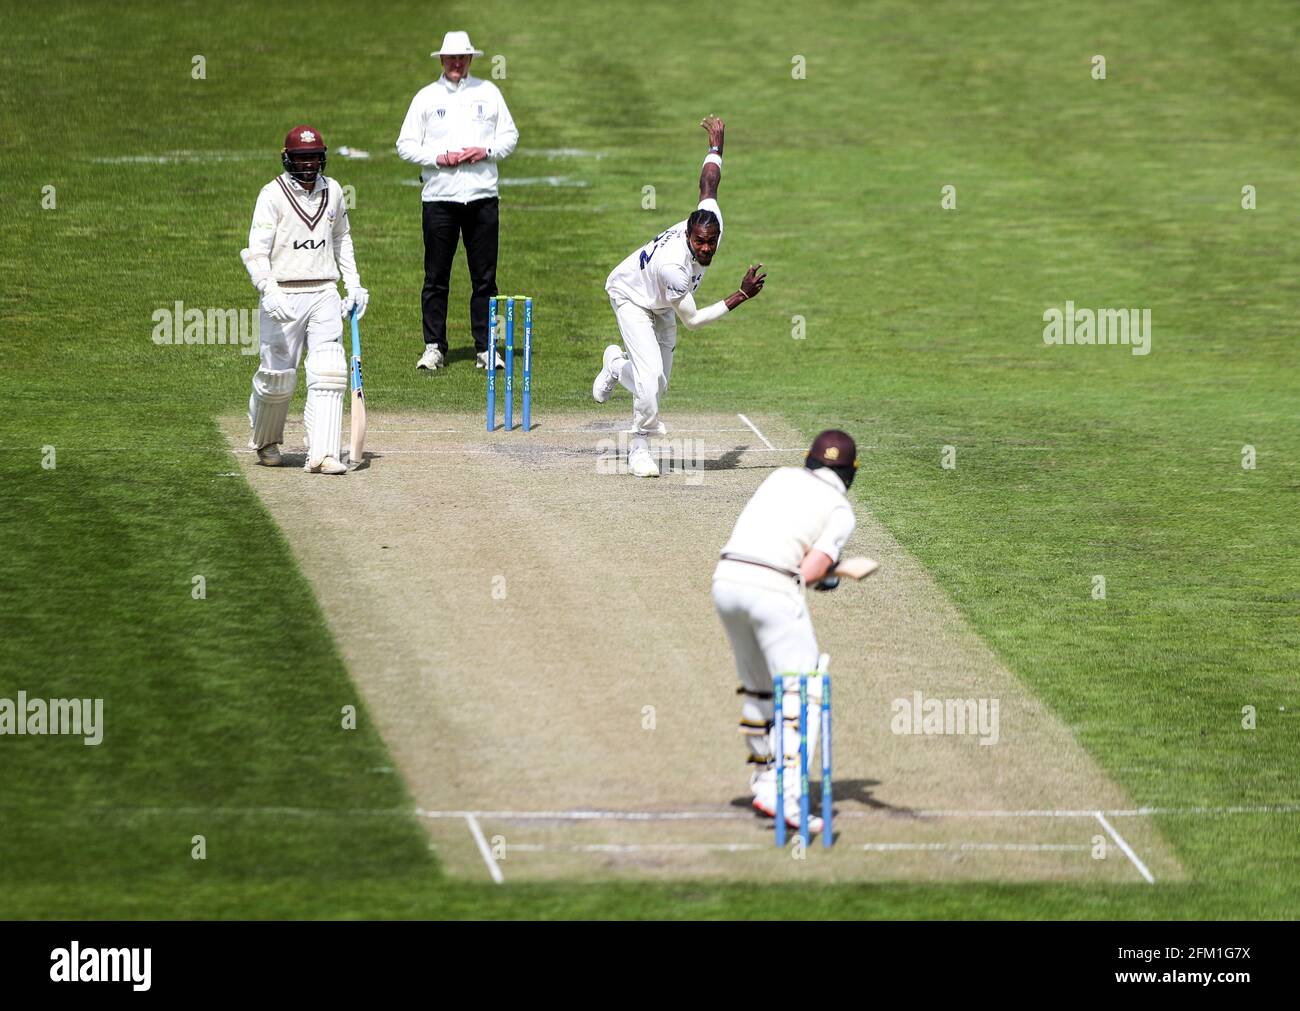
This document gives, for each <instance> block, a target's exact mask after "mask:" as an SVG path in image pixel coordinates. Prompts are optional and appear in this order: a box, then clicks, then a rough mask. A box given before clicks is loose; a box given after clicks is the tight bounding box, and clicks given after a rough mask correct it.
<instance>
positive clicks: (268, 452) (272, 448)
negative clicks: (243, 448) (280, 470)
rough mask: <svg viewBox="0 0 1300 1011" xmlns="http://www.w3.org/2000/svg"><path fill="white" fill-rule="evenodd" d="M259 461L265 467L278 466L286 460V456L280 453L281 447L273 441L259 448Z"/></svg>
mask: <svg viewBox="0 0 1300 1011" xmlns="http://www.w3.org/2000/svg"><path fill="white" fill-rule="evenodd" d="M257 462H258V463H260V464H261V465H262V466H263V467H278V466H280V464H281V463H283V462H284V457H282V456H281V455H280V447H279V446H277V445H276V444H275V443H274V442H273V443H271V444H270V445H269V446H262V447H260V448H259V449H258V450H257Z"/></svg>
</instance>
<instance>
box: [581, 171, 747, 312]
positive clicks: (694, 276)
mask: <svg viewBox="0 0 1300 1011" xmlns="http://www.w3.org/2000/svg"><path fill="white" fill-rule="evenodd" d="M698 206H699V209H700V210H705V211H712V212H713V213H714V214H716V215H717V217H718V228H719V232H718V245H719V247H721V245H722V232H721V229H722V208H721V207H719V206H718V202H717V201H716V200H714V199H713V198H712V197H706V198H705V199H703V200H701V201H700V202H699V205H698ZM708 269H709V268H708V267H705V266H704V265H703V264H700V263H697V262H696V260H695V254H694V253H692V252H691V245H690V243H689V242H687V241H686V221H679V222H677V224H675V225H673V226H672V228H669V229H668V230H667V231H665V232H660V233H659V234H658V235H656V236H655V237H654V238H653V239H651V240H650V241H649V242H647V243H646V244H645V245H644V246H642V247H641V248H640V249H637V250H634V251H633V252H632V253H631V254H630V255H629V256H628V257H627V258H626V259H625V260H623V262H622V263H620V264H619V265H618V266H617V267H615V268H614V269H613V270H612V271H611V272H610V275H609V277H608V278H606V279H605V290H606V291H607V292H609V294H610V297H612V298H615V299H626V300H627V301H629V302H631V303H632V304H633V305H639V306H640V307H641V308H642V309H648V310H649V311H650V312H653V313H655V314H656V315H659V316H663V315H666V314H669V313H671V312H672V311H673V303H674V302H678V301H680V300H681V299H682V297H683V296H684V295H686V294H687V293H688V292H689V293H691V294H694V293H695V290H696V289H697V288H699V286H700V282H701V281H703V280H704V274H705V272H706V271H707V270H708Z"/></svg>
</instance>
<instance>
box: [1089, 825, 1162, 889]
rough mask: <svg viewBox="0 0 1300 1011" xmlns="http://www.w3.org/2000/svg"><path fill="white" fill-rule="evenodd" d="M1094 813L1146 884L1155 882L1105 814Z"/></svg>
mask: <svg viewBox="0 0 1300 1011" xmlns="http://www.w3.org/2000/svg"><path fill="white" fill-rule="evenodd" d="M1096 814H1097V820H1098V821H1099V822H1101V827H1102V828H1104V829H1105V830H1106V831H1107V832H1108V833H1110V837H1111V838H1112V839H1114V840H1115V844H1116V845H1117V846H1118V847H1119V848H1120V849H1121V850H1123V851H1124V855H1125V856H1126V857H1128V858H1129V860H1131V861H1133V866H1134V867H1136V868H1137V869H1138V873H1139V874H1141V875H1142V876H1143V877H1144V878H1146V881H1147V884H1148V885H1154V884H1155V883H1156V879H1155V878H1153V877H1152V876H1151V872H1150V871H1149V870H1147V865H1146V864H1144V863H1143V862H1142V861H1141V860H1139V859H1138V855H1137V854H1136V853H1134V852H1133V848H1132V847H1131V846H1129V844H1128V843H1126V842H1125V841H1124V839H1123V838H1122V837H1121V836H1120V834H1119V833H1118V832H1116V831H1115V829H1114V828H1113V827H1112V826H1111V824H1110V822H1108V821H1107V820H1106V816H1105V815H1104V814H1102V813H1101V812H1100V811H1098V812H1096Z"/></svg>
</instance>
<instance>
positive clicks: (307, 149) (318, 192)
mask: <svg viewBox="0 0 1300 1011" xmlns="http://www.w3.org/2000/svg"><path fill="white" fill-rule="evenodd" d="M326 150H327V149H326V147H325V141H324V140H322V139H321V135H320V131H319V130H316V129H314V128H313V127H310V126H296V127H294V128H293V129H292V130H290V131H289V134H288V136H287V137H285V139H284V149H283V150H282V151H281V152H280V160H281V164H283V166H284V172H282V173H281V174H280V175H279V176H278V177H276V178H275V179H273V180H272V181H271V182H269V183H267V184H266V185H265V186H263V187H262V192H261V193H259V194H258V197H257V204H256V206H255V207H254V209H253V225H252V227H251V228H250V229H249V232H248V248H247V249H244V250H242V251H241V252H240V254H239V255H240V258H241V259H242V260H243V261H244V266H245V267H246V268H247V269H248V276H249V277H250V278H251V279H252V281H253V286H254V287H255V288H257V291H258V294H259V295H261V297H262V303H261V314H260V317H259V332H260V334H261V364H260V365H259V367H258V370H257V373H256V374H255V375H254V376H253V393H252V396H251V397H250V398H249V401H248V422H249V425H250V426H251V427H252V430H253V431H252V438H251V440H250V442H249V445H250V447H251V448H252V449H255V450H257V458H258V461H259V462H260V463H261V464H263V465H264V466H267V467H278V466H279V465H280V462H281V457H280V444H281V443H283V442H284V422H285V418H286V417H287V416H288V413H289V399H290V397H292V396H293V390H294V385H295V384H296V382H297V378H298V362H299V360H300V359H301V358H302V354H303V349H304V347H305V348H306V351H307V405H306V408H305V409H304V411H303V423H304V427H305V428H306V433H307V462H306V465H305V466H304V469H305V470H307V471H308V472H310V473H313V474H342V473H344V472H345V471H346V470H347V467H346V465H345V464H344V463H343V462H342V460H341V456H342V447H341V443H342V425H343V396H344V394H345V393H346V392H347V388H348V365H347V357H346V355H345V354H344V352H343V317H344V316H350V315H351V314H352V312H353V310H354V309H355V310H356V316H357V319H360V318H361V317H362V316H364V315H365V312H366V304H367V302H368V301H369V297H370V296H369V293H368V292H367V291H366V289H365V288H363V287H361V278H360V277H359V276H358V274H357V260H356V255H355V254H354V252H353V250H352V233H351V231H350V229H349V227H348V210H347V207H346V206H345V204H344V202H343V187H342V186H340V185H339V184H338V182H336V181H335V180H333V179H330V178H329V177H327V176H326V175H325V156H326ZM340 276H341V277H342V279H343V286H344V288H345V289H346V291H347V296H346V298H344V299H343V300H342V302H340V300H339V292H338V281H339V278H340ZM357 462H360V461H357Z"/></svg>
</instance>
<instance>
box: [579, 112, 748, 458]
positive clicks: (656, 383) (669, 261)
mask: <svg viewBox="0 0 1300 1011" xmlns="http://www.w3.org/2000/svg"><path fill="white" fill-rule="evenodd" d="M700 126H702V127H704V129H705V130H706V131H708V134H709V153H708V155H707V156H706V157H705V159H704V165H703V167H702V168H701V169H700V202H699V204H698V205H697V206H696V209H695V211H694V212H693V213H692V214H691V216H690V217H688V218H687V219H686V220H685V221H679V222H678V223H677V224H675V225H673V226H672V227H671V228H669V229H668V230H667V231H664V232H660V233H659V234H658V235H656V236H655V237H654V238H653V239H651V240H650V241H649V242H647V243H646V244H645V245H644V246H641V247H640V248H639V249H635V250H633V251H632V253H631V254H629V255H628V257H627V258H626V259H624V260H623V262H622V263H620V264H619V265H618V266H617V267H615V268H614V269H613V271H612V272H611V273H610V275H609V277H608V278H607V279H606V281H605V290H606V291H607V292H608V293H609V304H610V306H611V307H612V308H613V310H614V317H615V318H616V319H617V320H618V329H619V332H620V334H621V335H622V337H623V347H622V348H620V347H619V346H618V345H617V344H611V345H609V346H608V347H607V348H605V355H604V364H603V366H602V368H601V370H600V374H599V375H597V376H596V380H595V382H594V383H592V386H591V395H592V397H593V398H595V400H596V403H598V404H603V403H605V402H606V401H607V400H609V398H610V396H611V395H612V394H613V393H614V391H615V390H616V389H617V388H618V387H619V386H620V385H622V386H623V387H624V388H625V389H627V390H628V391H629V392H630V393H631V394H632V433H631V434H632V445H631V447H630V449H629V452H628V465H629V468H630V470H631V472H632V474H633V475H635V476H636V477H658V476H659V467H658V465H657V464H656V463H655V462H654V460H653V459H652V458H651V456H650V447H649V442H648V441H647V439H648V437H649V436H651V435H664V434H666V432H667V429H666V428H665V426H664V424H663V422H661V421H660V420H659V398H660V397H662V396H663V395H664V393H665V392H666V391H667V389H668V379H669V377H670V376H671V375H672V371H673V349H674V348H675V347H676V346H677V320H678V319H681V321H682V322H683V323H684V324H686V328H687V329H688V330H694V329H696V328H697V327H701V326H704V325H705V324H706V323H712V322H713V321H714V320H717V319H721V318H722V317H723V316H725V315H726V314H727V313H729V312H731V310H733V309H735V308H736V306H738V305H740V303H741V302H745V301H747V300H749V299H751V298H753V297H754V296H755V295H757V294H758V293H759V292H760V291H762V290H763V282H764V281H765V280H766V279H767V275H766V274H760V273H759V270H761V269H762V266H763V265H762V264H761V263H760V264H757V265H756V266H751V267H750V268H749V270H748V271H746V273H745V277H744V280H742V281H741V282H740V288H739V289H738V290H737V291H734V292H732V293H731V294H730V295H728V296H727V297H726V298H725V299H723V300H722V301H720V302H715V303H714V304H713V305H710V306H708V307H706V308H704V309H699V308H696V305H695V291H696V289H697V288H699V286H700V282H701V281H703V280H704V273H705V271H707V270H708V269H709V264H711V263H712V262H713V257H714V254H716V253H717V251H718V243H719V242H720V241H721V240H722V208H720V207H719V206H718V184H719V183H720V182H721V181H722V143H723V132H724V128H725V127H724V124H723V122H722V120H720V119H719V118H718V117H717V116H706V117H705V118H704V120H703V121H702V122H701V123H700ZM624 348H626V351H624Z"/></svg>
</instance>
